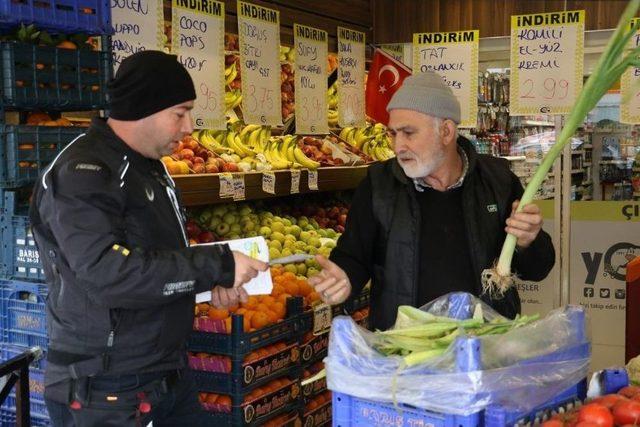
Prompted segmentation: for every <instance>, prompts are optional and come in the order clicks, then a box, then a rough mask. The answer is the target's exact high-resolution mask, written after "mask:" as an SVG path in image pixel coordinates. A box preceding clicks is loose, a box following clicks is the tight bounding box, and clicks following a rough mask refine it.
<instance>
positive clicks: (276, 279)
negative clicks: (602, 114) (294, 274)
mask: <svg viewBox="0 0 640 427" xmlns="http://www.w3.org/2000/svg"><path fill="white" fill-rule="evenodd" d="M286 282H287V279H286V278H285V277H284V276H276V277H274V278H273V283H275V284H276V285H284V284H285V283H286Z"/></svg>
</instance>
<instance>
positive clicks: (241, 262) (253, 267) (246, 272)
mask: <svg viewBox="0 0 640 427" xmlns="http://www.w3.org/2000/svg"><path fill="white" fill-rule="evenodd" d="M233 260H234V261H235V263H236V273H235V280H234V282H233V287H234V288H237V287H240V286H242V285H244V284H245V283H247V282H249V281H251V279H253V278H254V277H256V276H258V273H259V272H260V271H266V270H267V268H268V267H269V265H268V264H267V263H265V262H262V261H259V260H257V259H254V258H251V257H249V256H247V255H245V254H243V253H242V252H238V251H233Z"/></svg>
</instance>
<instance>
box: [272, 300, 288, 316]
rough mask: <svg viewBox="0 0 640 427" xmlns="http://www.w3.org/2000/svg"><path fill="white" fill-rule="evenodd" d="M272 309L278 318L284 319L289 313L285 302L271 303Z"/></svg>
mask: <svg viewBox="0 0 640 427" xmlns="http://www.w3.org/2000/svg"><path fill="white" fill-rule="evenodd" d="M271 311H273V312H274V313H275V314H276V315H277V316H278V319H284V317H285V316H286V315H287V309H286V308H285V306H284V304H283V303H281V302H279V301H277V302H274V303H273V304H271Z"/></svg>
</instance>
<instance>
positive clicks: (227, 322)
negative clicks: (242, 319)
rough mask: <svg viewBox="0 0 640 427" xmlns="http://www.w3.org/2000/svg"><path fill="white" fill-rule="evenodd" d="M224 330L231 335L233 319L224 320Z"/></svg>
mask: <svg viewBox="0 0 640 427" xmlns="http://www.w3.org/2000/svg"><path fill="white" fill-rule="evenodd" d="M224 330H225V332H226V333H228V334H230V333H231V317H227V318H226V319H224Z"/></svg>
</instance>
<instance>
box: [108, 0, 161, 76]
mask: <svg viewBox="0 0 640 427" xmlns="http://www.w3.org/2000/svg"><path fill="white" fill-rule="evenodd" d="M110 5H111V20H112V25H113V30H114V34H113V36H112V37H111V50H112V55H113V72H114V75H115V72H116V71H117V70H118V67H119V66H120V63H121V62H122V60H123V59H125V58H126V57H127V56H130V55H133V54H134V53H137V52H140V51H143V50H162V49H163V48H164V11H163V6H162V0H139V1H135V2H129V1H126V0H112V1H111V2H110Z"/></svg>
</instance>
